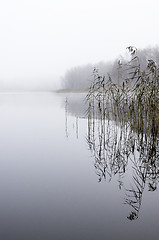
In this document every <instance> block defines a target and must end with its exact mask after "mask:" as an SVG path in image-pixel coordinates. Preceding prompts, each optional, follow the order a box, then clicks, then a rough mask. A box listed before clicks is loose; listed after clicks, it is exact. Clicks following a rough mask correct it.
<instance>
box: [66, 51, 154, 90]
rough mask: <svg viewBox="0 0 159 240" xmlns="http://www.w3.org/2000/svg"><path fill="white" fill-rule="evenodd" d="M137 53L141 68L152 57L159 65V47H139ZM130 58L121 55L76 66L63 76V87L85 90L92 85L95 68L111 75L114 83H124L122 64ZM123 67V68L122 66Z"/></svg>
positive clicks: (104, 74)
mask: <svg viewBox="0 0 159 240" xmlns="http://www.w3.org/2000/svg"><path fill="white" fill-rule="evenodd" d="M137 55H138V57H139V59H140V68H141V70H143V69H145V68H146V66H147V62H148V60H149V59H152V60H153V61H155V62H156V64H157V65H158V66H159V48H158V47H154V48H145V49H138V50H137ZM128 61H129V60H127V59H126V58H125V57H119V58H117V59H115V60H114V61H113V62H99V63H97V64H95V65H93V64H87V65H83V66H78V67H74V68H72V69H70V70H68V71H67V72H66V73H65V75H64V76H63V77H62V88H63V89H70V90H84V89H88V88H89V87H90V84H91V82H92V77H93V69H94V68H96V69H98V71H99V73H100V74H101V75H102V76H107V75H110V76H111V79H112V80H113V82H114V83H119V84H122V79H123V78H125V79H126V77H127V76H126V75H127V74H128V73H127V72H126V71H125V72H120V65H121V64H123V65H124V64H126V63H127V62H128ZM122 69H123V68H122Z"/></svg>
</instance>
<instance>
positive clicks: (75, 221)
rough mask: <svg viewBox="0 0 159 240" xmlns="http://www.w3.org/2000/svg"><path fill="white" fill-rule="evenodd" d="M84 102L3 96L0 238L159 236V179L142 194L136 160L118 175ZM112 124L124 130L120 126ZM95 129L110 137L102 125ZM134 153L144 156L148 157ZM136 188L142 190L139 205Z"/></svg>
mask: <svg viewBox="0 0 159 240" xmlns="http://www.w3.org/2000/svg"><path fill="white" fill-rule="evenodd" d="M84 97H85V96H84V94H77V93H76V94H55V93H8V94H7V93H6V94H3V93H2V94H0V239H4V240H9V239H16V240H18V239H20V240H25V239H29V240H31V239H34V240H42V239H43V240H51V239H55V240H64V239H74V240H81V239H83V240H97V239H108V240H115V239H145V240H146V239H150V238H151V239H153V238H156V239H157V236H159V227H158V226H159V192H158V189H157V184H158V178H156V177H155V178H154V181H155V183H154V182H153V179H151V182H148V185H146V182H147V181H148V180H147V178H146V182H144V183H143V182H142V181H141V179H140V182H139V187H141V190H140V189H139V187H138V186H137V180H135V179H137V176H138V170H137V169H136V166H134V165H133V164H134V160H133V161H130V160H129V159H126V161H129V162H126V164H125V165H124V166H123V162H124V161H125V159H123V162H122V163H121V165H122V168H124V171H122V172H120V171H118V174H115V170H114V168H113V167H114V165H113V164H111V165H110V164H108V163H106V162H105V159H104V158H101V154H102V156H103V154H105V156H106V155H107V153H108V152H107V151H108V150H107V148H105V146H106V144H105V143H104V145H103V143H102V145H101V144H100V140H101V137H100V136H102V135H99V136H98V134H97V135H95V136H93V137H92V128H89V122H88V119H87V117H86V106H85V102H84ZM84 108H85V110H84ZM104 124H105V126H107V124H108V122H105V123H104ZM109 125H110V126H114V127H113V129H116V133H117V134H119V133H120V127H119V126H115V125H114V123H113V122H109ZM94 128H97V132H98V133H99V132H100V133H102V134H103V132H102V131H103V130H101V125H100V124H99V122H98V120H97V125H95V126H94ZM102 129H105V127H104V128H102ZM107 129H108V128H107ZM104 131H105V130H104ZM113 136H114V135H111V137H113ZM92 139H93V142H92ZM117 139H118V140H117V142H118V143H119V142H120V139H119V138H118V137H117ZM95 141H97V142H95ZM91 144H92V145H91ZM102 146H104V152H103V150H101V147H102ZM107 146H109V144H108V145H107ZM91 148H92V149H91ZM113 149H114V148H113ZM113 151H114V150H113ZM134 154H135V156H136V159H137V158H138V157H139V154H140V153H139V152H138V151H137V150H135V151H134ZM110 156H111V155H108V156H107V158H110ZM99 157H100V161H99ZM158 160H159V159H158ZM108 162H109V160H108ZM104 164H105V165H104ZM121 165H120V166H119V168H120V167H121ZM115 166H116V165H115ZM156 169H157V167H156ZM108 170H109V171H108ZM135 171H136V172H135ZM157 171H158V170H157ZM156 174H157V176H158V174H159V173H158V172H156ZM148 178H150V177H149V176H148ZM134 184H135V185H134ZM134 186H136V188H137V189H138V193H139V195H138V197H136V199H137V202H136V203H134V202H133V198H132V195H131V194H132V193H133V194H134V193H135V190H134V192H133V191H132V189H134V188H135V187H134ZM133 203H134V204H136V205H135V213H134V208H133V206H132V205H133ZM131 220H132V221H131Z"/></svg>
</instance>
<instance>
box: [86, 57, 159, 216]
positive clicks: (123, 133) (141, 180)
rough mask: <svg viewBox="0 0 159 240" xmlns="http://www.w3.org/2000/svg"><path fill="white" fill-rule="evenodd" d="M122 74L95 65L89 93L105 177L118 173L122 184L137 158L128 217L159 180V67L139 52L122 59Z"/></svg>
mask: <svg viewBox="0 0 159 240" xmlns="http://www.w3.org/2000/svg"><path fill="white" fill-rule="evenodd" d="M122 76H124V78H122ZM125 76H126V77H125ZM119 78H120V79H119V81H118V84H115V83H114V82H115V81H113V79H112V78H111V76H110V75H109V74H108V76H101V75H100V74H99V71H98V70H97V69H94V71H93V81H92V83H91V86H90V88H89V91H88V94H87V96H86V100H87V102H88V109H87V118H88V135H87V142H88V145H89V148H90V150H91V152H92V154H93V156H94V159H95V162H94V167H95V169H96V174H97V175H98V179H99V181H102V179H109V181H110V180H111V178H112V177H113V176H115V175H118V182H119V187H120V188H122V187H123V185H124V184H123V178H124V175H125V172H126V171H127V168H128V164H129V163H130V162H131V166H132V172H133V173H132V181H133V187H131V188H125V191H126V197H125V201H124V203H125V204H128V205H130V206H131V208H132V211H131V212H130V214H129V216H128V219H129V220H134V219H137V218H138V215H139V210H140V207H141V202H142V196H143V192H144V189H145V186H146V185H147V186H148V189H149V191H155V190H156V189H157V185H158V181H159V68H158V67H157V65H156V63H155V62H154V61H153V60H148V64H147V67H146V69H145V70H142V71H141V68H140V59H139V57H138V56H137V54H136V52H135V53H133V54H132V58H131V60H130V61H129V62H127V63H124V64H122V63H121V62H119ZM119 82H120V83H121V84H119Z"/></svg>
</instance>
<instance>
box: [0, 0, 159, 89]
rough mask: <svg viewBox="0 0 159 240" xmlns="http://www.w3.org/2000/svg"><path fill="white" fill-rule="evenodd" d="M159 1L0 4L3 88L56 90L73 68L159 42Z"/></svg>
mask: <svg viewBox="0 0 159 240" xmlns="http://www.w3.org/2000/svg"><path fill="white" fill-rule="evenodd" d="M157 6H158V1H157V0H151V1H147V0H141V1H139V0H134V1H128V0H120V1H119V0H111V1H106V0H98V1H97V0H96V1H93V0H80V1H79V0H78V1H75V0H67V1H66V0H14V1H13V0H5V1H1V2H0V89H3V88H5V87H6V86H8V88H9V87H10V86H11V87H13V86H14V87H17V88H18V87H19V88H21V87H22V86H24V87H25V86H32V85H35V86H38V85H39V86H40V87H43V86H45V87H49V86H50V87H51V86H52V85H54V83H56V84H57V81H59V77H60V76H62V75H64V73H65V71H66V70H67V69H69V68H71V67H74V66H78V65H81V64H87V63H96V62H99V61H102V60H103V61H107V60H112V59H114V58H115V57H118V56H119V55H120V54H124V52H125V48H126V47H127V46H128V45H135V46H136V47H138V48H144V47H147V46H156V45H158V43H159V33H158V22H159V15H158V9H157Z"/></svg>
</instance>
